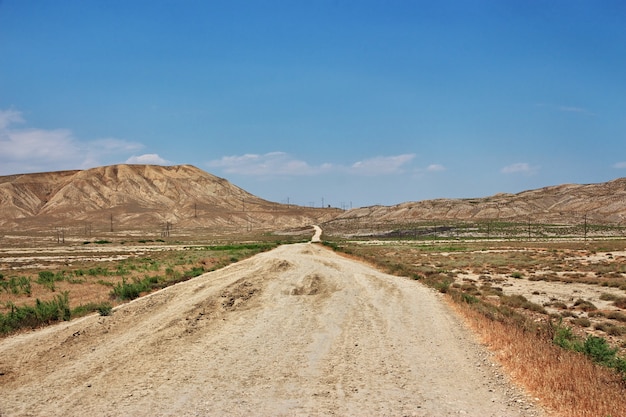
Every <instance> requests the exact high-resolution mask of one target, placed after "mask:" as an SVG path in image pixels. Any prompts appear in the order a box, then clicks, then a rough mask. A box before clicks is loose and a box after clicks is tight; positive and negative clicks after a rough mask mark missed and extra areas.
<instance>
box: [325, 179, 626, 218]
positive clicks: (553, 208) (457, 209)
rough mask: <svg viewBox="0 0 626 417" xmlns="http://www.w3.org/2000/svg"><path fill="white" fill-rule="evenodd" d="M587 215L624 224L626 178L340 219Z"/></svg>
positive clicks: (358, 212) (377, 209)
mask: <svg viewBox="0 0 626 417" xmlns="http://www.w3.org/2000/svg"><path fill="white" fill-rule="evenodd" d="M584 217H586V218H587V219H588V220H589V221H592V222H595V223H600V224H613V225H621V224H622V223H624V224H623V225H625V226H626V178H618V179H615V180H613V181H609V182H605V183H599V184H583V185H578V184H563V185H556V186H550V187H544V188H539V189H536V190H529V191H523V192H520V193H517V194H506V193H500V194H496V195H493V196H490V197H484V198H469V199H445V198H442V199H435V200H424V201H417V202H406V203H401V204H398V205H394V206H371V207H362V208H358V209H354V210H350V211H348V212H345V213H343V214H341V215H340V216H338V217H337V218H336V220H338V221H344V222H347V221H351V220H359V221H360V222H366V223H367V222H377V223H407V222H417V221H428V220H502V221H517V222H525V221H528V220H529V219H530V220H532V221H533V222H537V223H549V222H553V223H565V224H576V223H580V222H581V221H583V218H584Z"/></svg>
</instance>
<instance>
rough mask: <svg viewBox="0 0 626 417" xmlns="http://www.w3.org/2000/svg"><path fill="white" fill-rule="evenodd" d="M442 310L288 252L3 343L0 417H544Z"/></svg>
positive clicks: (304, 252)
mask: <svg viewBox="0 0 626 417" xmlns="http://www.w3.org/2000/svg"><path fill="white" fill-rule="evenodd" d="M439 297H440V295H439V294H437V293H435V292H433V291H432V290H430V289H427V288H425V287H423V286H422V285H421V284H419V283H418V282H416V281H411V280H408V279H402V278H398V277H392V276H389V275H385V274H382V273H380V272H378V271H376V270H373V269H371V268H370V267H368V266H366V265H364V264H362V263H359V262H356V261H352V260H348V259H345V258H343V257H341V256H339V255H337V254H335V253H333V252H331V251H329V250H327V249H325V248H323V247H321V246H319V245H314V244H296V245H284V246H281V247H279V248H277V249H275V250H272V251H270V252H265V253H262V254H259V255H257V256H255V257H253V258H250V259H247V260H245V261H242V262H239V263H236V264H233V265H231V266H229V267H227V268H224V269H222V270H219V271H215V272H212V273H208V274H205V275H202V276H200V277H198V278H195V279H193V280H191V281H187V282H184V283H180V284H177V285H175V286H172V287H169V288H166V289H164V290H162V291H159V292H157V293H154V294H152V295H150V296H147V297H143V298H141V299H138V300H135V301H133V302H131V303H128V304H126V305H123V306H120V307H118V308H116V309H115V311H114V313H113V315H111V316H108V317H100V316H97V315H96V316H90V317H85V318H82V319H79V320H76V321H73V322H70V323H62V324H60V325H56V326H52V327H49V328H45V329H42V330H39V331H35V332H29V333H24V334H20V335H16V336H12V337H9V338H6V339H4V340H2V341H0V392H1V395H0V415H1V416H18V415H19V416H22V415H38V416H39V415H41V416H43V415H45V416H74V415H75V416H84V415H101V416H124V415H133V416H141V415H145V416H205V415H229V416H243V415H246V416H247V415H267V416H270V415H272V416H276V415H284V416H305V415H306V416H311V415H312V416H315V415H341V416H346V415H359V416H364V415H371V416H374V415H375V416H382V415H393V416H405V415H414V416H458V415H469V416H537V415H541V412H540V411H539V410H538V409H536V408H534V407H533V406H532V405H531V404H530V402H529V401H528V399H527V398H526V396H525V395H524V394H523V393H522V392H521V391H519V390H518V389H517V388H515V387H513V386H512V385H511V384H510V383H509V382H507V379H506V378H505V377H504V376H503V375H502V374H501V373H500V371H499V370H498V367H497V366H494V365H493V363H492V362H491V359H490V356H489V354H488V353H487V351H486V350H485V349H484V348H482V347H481V346H480V345H479V344H477V343H476V342H475V341H474V339H473V338H472V336H471V334H470V333H469V332H468V331H467V330H466V329H465V328H464V327H463V326H462V325H461V324H460V321H459V320H458V319H457V317H456V316H455V315H454V313H453V312H452V311H451V310H450V309H449V308H448V307H447V305H446V304H445V303H444V302H442V300H441V299H440V298H439Z"/></svg>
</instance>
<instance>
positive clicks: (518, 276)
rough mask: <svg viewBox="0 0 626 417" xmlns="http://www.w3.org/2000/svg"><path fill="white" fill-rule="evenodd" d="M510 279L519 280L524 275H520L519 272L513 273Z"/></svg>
mask: <svg viewBox="0 0 626 417" xmlns="http://www.w3.org/2000/svg"><path fill="white" fill-rule="evenodd" d="M511 277H512V278H515V279H520V278H523V277H524V274H522V273H521V272H519V271H515V272H513V273H512V274H511Z"/></svg>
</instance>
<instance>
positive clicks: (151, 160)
mask: <svg viewBox="0 0 626 417" xmlns="http://www.w3.org/2000/svg"><path fill="white" fill-rule="evenodd" d="M126 163H127V164H148V165H167V164H170V161H168V160H166V159H163V158H161V157H160V156H159V155H158V154H156V153H145V154H143V155H138V156H135V155H133V156H131V157H130V158H128V159H127V160H126Z"/></svg>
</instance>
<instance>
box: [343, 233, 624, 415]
mask: <svg viewBox="0 0 626 417" xmlns="http://www.w3.org/2000/svg"><path fill="white" fill-rule="evenodd" d="M339 246H340V247H341V249H344V248H346V249H347V250H348V251H350V252H351V253H353V254H354V255H356V256H361V257H363V258H365V259H367V260H369V261H370V262H371V263H372V264H375V265H378V266H379V267H380V268H382V269H384V270H386V271H387V272H389V273H393V274H396V275H402V276H408V277H413V278H414V279H419V280H420V281H421V282H423V283H425V284H426V285H429V286H432V287H434V288H436V289H438V290H439V291H441V292H446V293H448V294H449V295H450V299H451V300H454V301H455V305H456V307H455V308H457V309H459V311H460V312H462V314H463V315H464V316H465V317H466V318H467V321H468V324H470V326H471V327H472V328H473V329H474V330H475V331H476V332H477V334H478V335H479V336H480V338H481V339H482V340H483V341H484V342H485V344H486V345H487V346H488V347H489V348H490V349H492V350H494V351H495V352H496V353H497V355H498V360H499V361H501V362H502V364H503V366H504V367H505V368H506V369H507V370H508V372H509V373H510V374H511V375H512V377H513V379H514V380H515V381H516V382H518V383H519V384H520V385H523V386H525V387H526V388H527V390H528V391H529V392H530V393H532V394H533V396H534V397H538V398H540V400H541V403H542V404H543V405H544V406H545V407H546V408H547V409H548V410H552V411H553V412H554V414H555V415H558V416H568V417H569V416H601V417H606V416H612V417H616V416H626V398H625V394H626V383H625V382H624V381H623V380H622V376H621V375H620V374H619V373H618V372H617V371H615V370H614V369H610V368H606V367H603V366H600V365H597V364H594V363H593V362H592V361H591V359H589V357H587V356H585V355H584V354H582V353H576V352H573V351H567V350H565V349H563V348H561V347H559V346H557V345H555V344H554V343H553V342H552V338H553V337H552V336H553V335H551V334H548V333H550V329H551V327H550V325H549V323H550V321H551V320H554V319H555V318H556V319H557V320H558V319H559V317H567V318H566V319H565V320H563V323H564V325H565V326H570V325H571V326H574V327H573V328H572V332H573V333H575V334H576V335H577V336H578V337H580V338H581V340H583V339H584V338H585V336H586V335H596V336H600V337H602V338H606V339H608V341H609V343H610V344H611V345H612V346H615V347H619V348H621V349H622V352H621V355H623V353H624V350H625V349H624V347H625V346H626V328H625V327H622V326H621V324H623V322H622V321H621V319H622V318H624V317H626V314H624V313H626V312H621V311H609V310H599V309H598V307H597V306H596V305H595V304H593V303H591V302H590V301H589V300H587V297H585V299H582V298H581V293H579V292H578V291H579V290H578V289H576V290H574V289H572V292H571V293H570V294H569V295H567V296H564V295H559V297H565V298H560V299H557V298H551V297H549V296H547V298H549V299H550V301H549V302H546V303H545V304H543V305H539V304H535V303H533V302H530V301H529V299H527V298H526V297H524V296H522V295H520V294H515V293H513V294H508V295H507V294H505V293H504V292H503V288H502V287H503V286H504V287H505V286H506V285H508V284H507V281H506V280H507V279H508V280H509V282H510V281H511V280H512V281H525V282H530V283H532V282H535V281H537V280H538V279H541V280H542V281H543V280H553V281H559V282H564V281H566V282H571V283H577V284H585V285H589V286H593V287H594V288H596V290H597V293H598V297H597V299H598V302H600V301H601V302H603V303H604V304H607V301H608V302H610V303H611V307H612V308H615V307H619V305H620V301H621V300H622V299H624V300H626V297H622V296H619V295H613V296H611V295H609V294H608V293H606V292H604V294H603V290H602V288H603V287H618V286H620V285H621V284H622V282H623V281H624V280H625V277H626V274H623V271H624V264H623V261H624V258H625V257H624V256H623V255H620V256H614V255H613V254H607V252H608V251H614V252H613V253H614V254H615V253H616V252H619V253H620V254H623V253H624V250H625V249H626V241H609V242H463V241H456V242H439V243H436V242H429V243H427V244H425V242H419V241H414V242H408V241H404V242H397V241H396V242H385V243H380V242H379V243H378V244H377V245H368V244H354V243H347V242H345V243H342V244H341V245H339ZM527 287H528V288H530V290H529V291H531V292H530V293H529V294H527V295H526V296H527V297H529V298H530V297H531V296H532V294H545V293H542V292H541V291H543V288H545V287H542V286H541V285H540V283H537V285H530V286H527ZM559 288H563V287H559ZM505 291H506V287H505ZM605 291H608V290H605ZM611 291H612V292H613V293H614V292H615V291H616V290H611ZM600 294H603V295H602V297H600ZM544 298H546V297H544ZM609 298H610V300H609ZM594 302H595V301H594ZM548 306H550V309H551V311H550V312H548V311H546V310H547V307H548ZM624 307H626V302H625V303H624ZM557 308H560V310H557ZM555 311H556V312H560V313H555ZM624 320H626V319H624Z"/></svg>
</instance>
